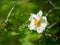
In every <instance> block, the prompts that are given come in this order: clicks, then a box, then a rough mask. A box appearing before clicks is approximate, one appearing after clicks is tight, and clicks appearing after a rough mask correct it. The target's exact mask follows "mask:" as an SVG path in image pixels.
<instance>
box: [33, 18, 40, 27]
mask: <svg viewBox="0 0 60 45" xmlns="http://www.w3.org/2000/svg"><path fill="white" fill-rule="evenodd" d="M34 23H35V25H36V26H37V27H39V26H40V25H41V22H40V20H36V19H35V22H34Z"/></svg>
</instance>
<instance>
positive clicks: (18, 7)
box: [0, 0, 60, 45]
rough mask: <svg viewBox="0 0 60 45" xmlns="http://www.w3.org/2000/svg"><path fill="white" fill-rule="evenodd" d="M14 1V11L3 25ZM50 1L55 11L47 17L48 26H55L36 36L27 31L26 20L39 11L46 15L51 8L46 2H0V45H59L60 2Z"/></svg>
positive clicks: (3, 0) (45, 0)
mask: <svg viewBox="0 0 60 45" xmlns="http://www.w3.org/2000/svg"><path fill="white" fill-rule="evenodd" d="M15 1H16V4H15V7H14V10H13V11H12V13H11V14H10V17H9V20H8V22H7V23H5V20H6V18H7V16H8V13H9V12H10V10H11V8H12V6H13V5H14V3H15ZM51 1H52V2H53V3H54V4H55V7H54V8H55V9H54V10H53V11H52V12H51V13H49V15H48V16H47V20H48V26H49V25H51V24H53V23H57V24H56V25H54V26H53V27H51V28H46V30H45V31H44V32H43V34H38V33H37V32H36V31H30V30H29V29H28V25H29V23H30V22H29V20H28V19H29V17H30V14H31V13H35V14H36V13H37V12H38V11H39V10H42V11H43V15H46V14H47V13H48V11H49V10H50V9H52V8H53V7H52V6H51V4H50V3H49V2H48V0H0V45H60V0H51ZM48 26H47V27H48Z"/></svg>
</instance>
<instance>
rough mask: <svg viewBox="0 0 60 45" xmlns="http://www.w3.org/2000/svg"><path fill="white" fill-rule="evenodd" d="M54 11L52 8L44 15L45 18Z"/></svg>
mask: <svg viewBox="0 0 60 45" xmlns="http://www.w3.org/2000/svg"><path fill="white" fill-rule="evenodd" d="M53 10H54V8H52V9H50V10H49V11H48V13H47V14H46V17H47V16H48V14H49V13H51V12H52V11H53Z"/></svg>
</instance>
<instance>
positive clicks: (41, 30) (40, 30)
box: [37, 26, 45, 33]
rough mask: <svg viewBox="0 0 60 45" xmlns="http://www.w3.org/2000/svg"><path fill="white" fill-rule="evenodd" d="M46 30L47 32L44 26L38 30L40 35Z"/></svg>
mask: <svg viewBox="0 0 60 45" xmlns="http://www.w3.org/2000/svg"><path fill="white" fill-rule="evenodd" d="M44 30H45V27H43V26H41V27H38V28H37V32H38V33H43V31H44Z"/></svg>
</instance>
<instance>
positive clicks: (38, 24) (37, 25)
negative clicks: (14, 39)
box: [28, 10, 47, 33]
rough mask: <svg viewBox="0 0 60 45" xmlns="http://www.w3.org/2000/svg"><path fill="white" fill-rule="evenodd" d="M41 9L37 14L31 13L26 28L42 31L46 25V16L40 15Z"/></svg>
mask: <svg viewBox="0 0 60 45" xmlns="http://www.w3.org/2000/svg"><path fill="white" fill-rule="evenodd" d="M42 14H43V13H42V11H41V10H40V11H39V12H38V13H37V15H36V14H31V16H30V18H29V21H30V22H31V23H30V25H29V26H28V28H29V29H30V30H35V31H37V32H38V33H42V32H43V31H44V30H45V28H46V26H47V19H46V16H42Z"/></svg>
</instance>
